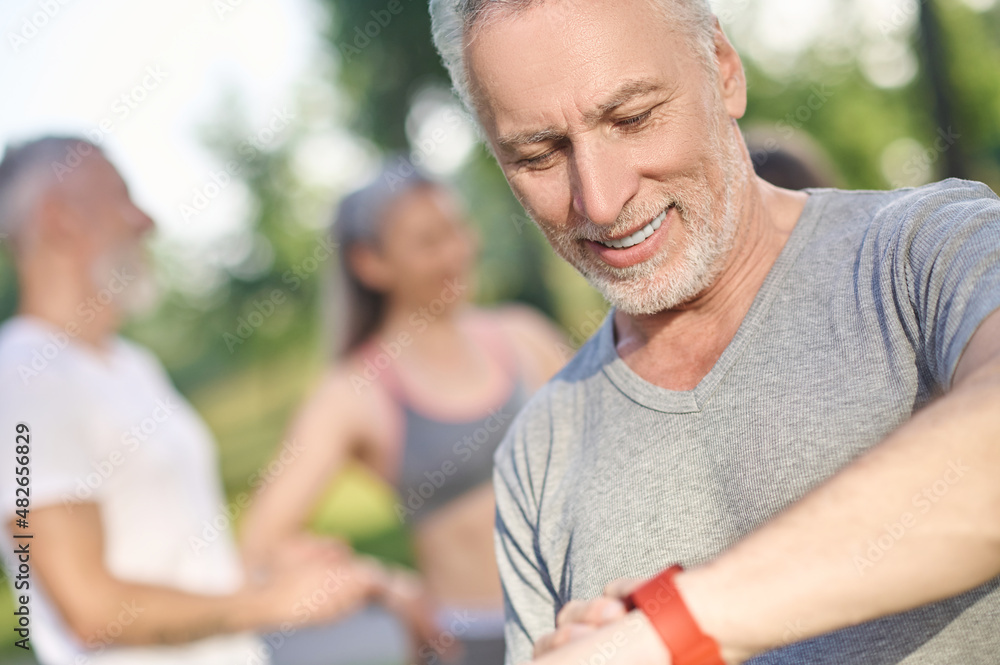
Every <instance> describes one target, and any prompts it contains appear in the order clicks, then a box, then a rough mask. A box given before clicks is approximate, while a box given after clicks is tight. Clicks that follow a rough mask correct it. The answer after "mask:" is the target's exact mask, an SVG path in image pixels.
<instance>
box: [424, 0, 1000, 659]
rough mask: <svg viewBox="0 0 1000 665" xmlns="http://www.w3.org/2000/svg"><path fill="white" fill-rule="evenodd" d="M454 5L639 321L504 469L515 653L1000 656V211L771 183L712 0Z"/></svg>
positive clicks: (537, 421)
mask: <svg viewBox="0 0 1000 665" xmlns="http://www.w3.org/2000/svg"><path fill="white" fill-rule="evenodd" d="M431 11H432V16H433V20H434V31H435V41H436V44H437V46H438V48H439V50H440V52H441V53H442V56H443V58H444V60H445V64H446V65H447V66H448V68H449V70H450V72H451V75H452V80H453V82H454V84H455V87H456V89H457V91H458V93H459V95H460V96H461V97H462V99H463V100H464V101H465V102H466V104H467V105H468V106H469V108H470V110H471V111H472V112H473V113H474V114H475V116H476V117H477V119H478V121H479V123H480V125H481V127H482V130H483V134H484V135H485V137H486V139H487V140H488V142H489V145H490V146H491V148H492V150H493V152H494V154H495V156H496V158H497V161H498V163H499V164H500V166H501V168H502V169H503V171H504V173H505V174H506V177H507V179H508V182H509V183H510V186H511V188H512V189H513V191H514V193H515V194H516V195H517V197H518V198H519V200H520V201H521V202H522V203H523V205H524V206H525V208H526V210H527V211H528V212H529V213H530V214H531V215H532V217H533V218H534V219H535V221H536V222H537V224H538V226H539V227H540V228H541V230H542V231H543V232H544V233H545V235H546V236H547V237H548V239H549V241H550V242H551V244H552V246H553V247H554V248H555V250H556V251H557V252H558V253H559V254H560V255H561V256H562V257H563V258H565V259H566V260H567V261H569V262H570V263H572V264H573V265H574V266H575V267H576V268H578V269H579V270H580V271H581V272H582V273H583V274H584V275H585V276H586V277H587V278H588V279H589V280H590V281H591V282H592V283H593V284H594V285H595V286H597V287H598V288H599V289H601V291H602V292H603V293H604V294H605V296H606V297H607V298H608V300H609V301H610V302H611V304H612V305H613V306H614V309H613V312H612V313H611V315H609V317H608V318H607V320H606V321H605V324H604V325H603V327H602V328H601V329H600V331H599V332H598V333H597V334H596V335H595V336H594V338H593V339H591V340H590V341H589V342H588V343H587V344H586V345H585V346H584V348H583V349H581V351H580V352H579V354H578V355H577V356H576V358H575V359H574V361H573V362H572V363H571V364H570V365H569V366H568V367H567V368H566V369H565V370H564V371H563V372H561V373H560V374H559V375H558V376H556V377H555V378H554V379H553V380H552V382H551V383H550V384H549V385H548V386H547V388H546V389H544V390H543V391H542V392H541V393H540V394H539V395H538V396H537V397H535V398H534V399H533V400H532V402H531V403H530V404H529V405H528V406H527V407H526V408H525V410H524V411H523V412H522V413H521V415H520V416H519V418H518V420H517V421H516V423H515V424H514V425H513V426H512V429H511V434H509V435H508V438H507V439H506V441H505V442H504V444H503V445H502V446H501V448H500V449H499V450H498V452H497V456H496V464H497V469H496V476H495V486H496V491H497V502H498V515H497V552H498V558H499V563H500V569H501V576H502V578H503V583H504V588H505V592H506V599H507V603H508V605H507V642H508V663H510V664H514V663H519V662H521V661H525V660H528V659H529V658H530V657H531V654H532V644H534V646H535V655H536V657H537V658H538V662H539V663H545V664H546V665H550V664H557V663H558V664H562V663H567V664H569V663H572V664H573V665H577V664H578V663H610V662H614V663H629V664H630V665H637V664H646V663H668V662H674V663H687V664H689V665H697V664H701V663H720V662H727V663H739V662H743V661H747V660H750V659H753V660H752V662H755V663H797V664H798V663H837V664H838V665H848V664H852V663H857V664H862V663H864V664H865V665H872V664H883V663H885V664H888V663H906V664H907V665H916V664H917V663H963V664H966V665H967V664H972V663H981V664H985V663H995V662H996V654H997V653H998V652H1000V631H997V630H996V627H997V625H998V622H1000V589H998V587H1000V579H997V576H998V574H1000V483H997V478H998V476H1000V446H998V445H997V444H998V442H1000V408H998V404H1000V311H998V309H1000V200H998V199H997V197H996V196H995V195H994V194H993V193H992V192H991V191H990V190H989V189H988V188H987V187H985V186H984V185H981V184H978V183H971V182H964V181H954V180H953V181H947V182H944V183H938V184H935V185H930V186H927V187H923V188H919V189H909V190H900V191H896V192H857V193H848V192H840V191H835V190H813V191H810V192H807V193H798V192H790V191H787V190H781V189H778V188H775V187H773V186H771V185H768V184H766V183H765V182H763V181H762V180H760V179H758V178H756V177H755V176H753V175H752V170H751V165H750V158H749V155H748V154H747V151H746V148H745V146H744V144H743V141H742V137H741V135H740V133H739V129H738V127H737V122H736V121H737V120H738V119H739V118H740V117H741V116H742V115H743V113H744V110H745V105H746V82H745V79H744V76H743V71H742V65H741V62H740V59H739V56H738V55H737V54H736V53H735V51H734V50H733V48H732V46H731V45H730V44H729V42H728V41H727V39H726V37H725V36H724V34H723V33H722V31H721V29H720V28H719V27H718V23H717V21H716V20H715V19H714V17H713V16H712V14H711V12H710V10H709V8H708V6H707V3H706V2H705V1H704V0H614V1H612V0H544V1H541V0H537V1H533V0H492V1H491V0H462V1H458V2H456V1H455V0H434V1H432V3H431ZM678 562H679V563H681V564H683V565H685V566H687V567H688V568H687V570H686V571H684V572H680V573H677V571H676V569H674V570H671V571H669V573H668V574H664V575H660V576H658V577H657V578H656V581H655V582H652V583H649V584H643V585H641V586H639V585H637V584H636V583H635V582H628V581H619V582H617V583H614V584H612V585H611V586H610V587H609V588H608V589H607V590H606V591H607V594H608V595H609V596H611V598H610V599H605V600H596V601H593V602H585V601H587V600H588V599H594V598H595V597H597V596H600V595H601V593H602V589H604V587H605V585H607V584H608V583H610V582H612V581H613V580H616V579H618V580H621V579H622V578H633V579H635V578H646V577H648V576H650V575H652V574H654V573H656V572H657V571H659V570H662V569H664V568H665V567H667V566H668V565H669V564H673V563H678ZM637 587H638V590H636V589H637ZM633 591H634V593H630V595H629V596H628V599H627V602H624V603H623V602H621V601H619V600H616V599H615V598H618V597H621V596H623V595H624V594H625V593H626V592H633ZM632 606H635V607H637V608H639V609H638V610H635V611H632V612H630V613H629V614H627V615H626V614H625V610H626V608H631V607H632ZM557 625H558V626H559V627H558V629H556V630H555V631H554V632H553V630H554V629H555V628H556V626H557ZM765 652H767V653H766V655H760V657H757V656H758V654H765Z"/></svg>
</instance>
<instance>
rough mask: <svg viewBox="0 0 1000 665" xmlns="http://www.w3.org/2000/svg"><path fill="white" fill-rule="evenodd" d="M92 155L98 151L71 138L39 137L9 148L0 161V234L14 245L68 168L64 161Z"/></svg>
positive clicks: (94, 147)
mask: <svg viewBox="0 0 1000 665" xmlns="http://www.w3.org/2000/svg"><path fill="white" fill-rule="evenodd" d="M94 152H100V148H99V147H97V146H96V145H94V144H93V143H91V142H90V141H87V140H86V139H81V138H79V137H74V136H42V137H40V138H37V139H32V140H30V141H25V142H23V143H18V144H13V145H8V146H7V149H6V151H5V152H4V155H3V160H2V161H0V233H3V234H5V235H6V236H7V237H8V239H10V240H12V241H15V242H16V241H17V239H18V238H19V237H20V232H21V230H22V229H23V228H24V224H25V222H26V221H27V220H28V219H30V218H31V215H33V214H34V212H35V210H36V208H37V206H38V204H39V203H40V202H41V200H42V197H43V196H44V195H45V193H46V192H48V190H49V188H50V187H52V186H54V185H57V184H58V183H59V182H61V180H62V177H63V175H64V174H65V171H66V170H68V169H69V168H71V164H69V163H68V161H67V158H68V157H70V156H71V155H74V154H75V155H76V156H77V158H82V157H83V156H87V155H90V154H92V153H94Z"/></svg>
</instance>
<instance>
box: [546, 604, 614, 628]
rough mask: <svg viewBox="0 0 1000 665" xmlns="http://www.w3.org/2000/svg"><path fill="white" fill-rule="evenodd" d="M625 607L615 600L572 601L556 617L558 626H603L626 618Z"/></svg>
mask: <svg viewBox="0 0 1000 665" xmlns="http://www.w3.org/2000/svg"><path fill="white" fill-rule="evenodd" d="M625 614H626V612H625V605H624V604H623V603H622V602H621V601H620V600H617V599H615V598H595V599H594V600H589V601H579V600H571V601H570V602H568V603H566V605H564V606H563V608H562V609H561V610H560V611H559V614H557V615H556V626H563V625H567V624H574V623H582V624H588V625H592V626H603V625H604V624H606V623H608V622H611V621H615V620H617V619H620V618H622V617H623V616H625Z"/></svg>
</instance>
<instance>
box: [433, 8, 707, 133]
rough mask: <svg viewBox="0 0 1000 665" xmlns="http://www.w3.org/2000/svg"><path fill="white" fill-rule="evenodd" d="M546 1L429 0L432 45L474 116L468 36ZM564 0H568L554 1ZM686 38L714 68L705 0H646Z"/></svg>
mask: <svg viewBox="0 0 1000 665" xmlns="http://www.w3.org/2000/svg"><path fill="white" fill-rule="evenodd" d="M545 1H546V0H430V12H431V33H432V35H433V38H434V45H435V46H436V47H437V50H438V53H440V54H441V60H442V61H443V62H444V66H445V68H447V70H448V73H449V74H450V75H451V83H452V85H453V86H454V90H455V94H457V95H458V98H459V99H460V100H461V101H462V104H464V105H465V108H466V110H468V111H469V113H470V114H472V116H473V118H477V117H478V116H477V113H476V106H475V103H474V100H473V99H472V93H471V90H470V86H469V72H468V69H467V68H466V66H465V46H466V38H467V36H468V35H469V34H470V33H471V32H472V31H473V29H475V28H476V27H480V26H481V25H482V24H484V23H485V22H486V21H488V20H491V19H493V18H495V17H496V16H497V15H498V14H499V13H501V12H506V13H508V14H512V13H513V14H516V13H519V12H523V11H524V10H526V9H528V8H529V7H531V6H534V5H538V4H541V3H542V2H545ZM555 1H558V2H567V1H569V0H555ZM649 1H650V2H651V3H652V4H653V5H654V7H655V8H656V9H659V10H660V12H661V14H662V15H663V16H664V17H665V18H667V19H669V20H670V21H671V22H672V23H673V24H674V25H676V28H677V32H678V33H679V34H681V35H685V36H687V37H688V39H689V41H690V44H691V46H692V47H693V48H694V50H695V54H696V56H697V57H698V58H699V60H701V62H702V64H703V65H705V66H706V67H707V68H708V69H709V71H714V68H715V15H714V14H713V13H712V8H711V7H710V6H709V4H708V0H649Z"/></svg>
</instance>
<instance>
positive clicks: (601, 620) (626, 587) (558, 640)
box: [534, 578, 646, 658]
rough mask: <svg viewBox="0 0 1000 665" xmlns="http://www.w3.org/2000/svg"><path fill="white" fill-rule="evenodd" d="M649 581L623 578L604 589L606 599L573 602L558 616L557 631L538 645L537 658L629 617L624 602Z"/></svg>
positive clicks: (536, 648) (541, 640)
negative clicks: (626, 616)
mask: <svg viewBox="0 0 1000 665" xmlns="http://www.w3.org/2000/svg"><path fill="white" fill-rule="evenodd" d="M645 581H646V580H642V579H631V578H622V579H618V580H615V581H614V582H611V583H609V584H608V585H607V586H605V587H604V595H603V596H602V597H600V598H595V599H593V600H571V601H569V602H568V603H566V604H565V605H564V606H563V608H562V609H561V610H559V614H557V615H556V629H555V630H554V631H553V632H551V633H547V634H545V635H543V636H542V637H540V638H539V639H538V641H536V642H535V651H534V656H535V658H540V657H541V656H544V655H545V654H547V653H549V652H550V651H554V650H555V649H558V648H560V647H563V646H565V645H567V644H570V643H571V642H575V641H577V640H579V639H582V638H586V637H588V636H590V635H592V634H593V633H595V632H596V631H597V629H599V628H602V627H604V626H607V625H609V624H611V623H613V622H615V621H619V620H621V619H622V618H624V617H625V615H626V614H627V612H626V610H625V603H624V602H623V600H624V598H625V597H626V596H627V595H629V594H630V593H632V592H633V591H634V590H635V589H638V588H639V587H640V586H642V584H643V583H644V582H645Z"/></svg>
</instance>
